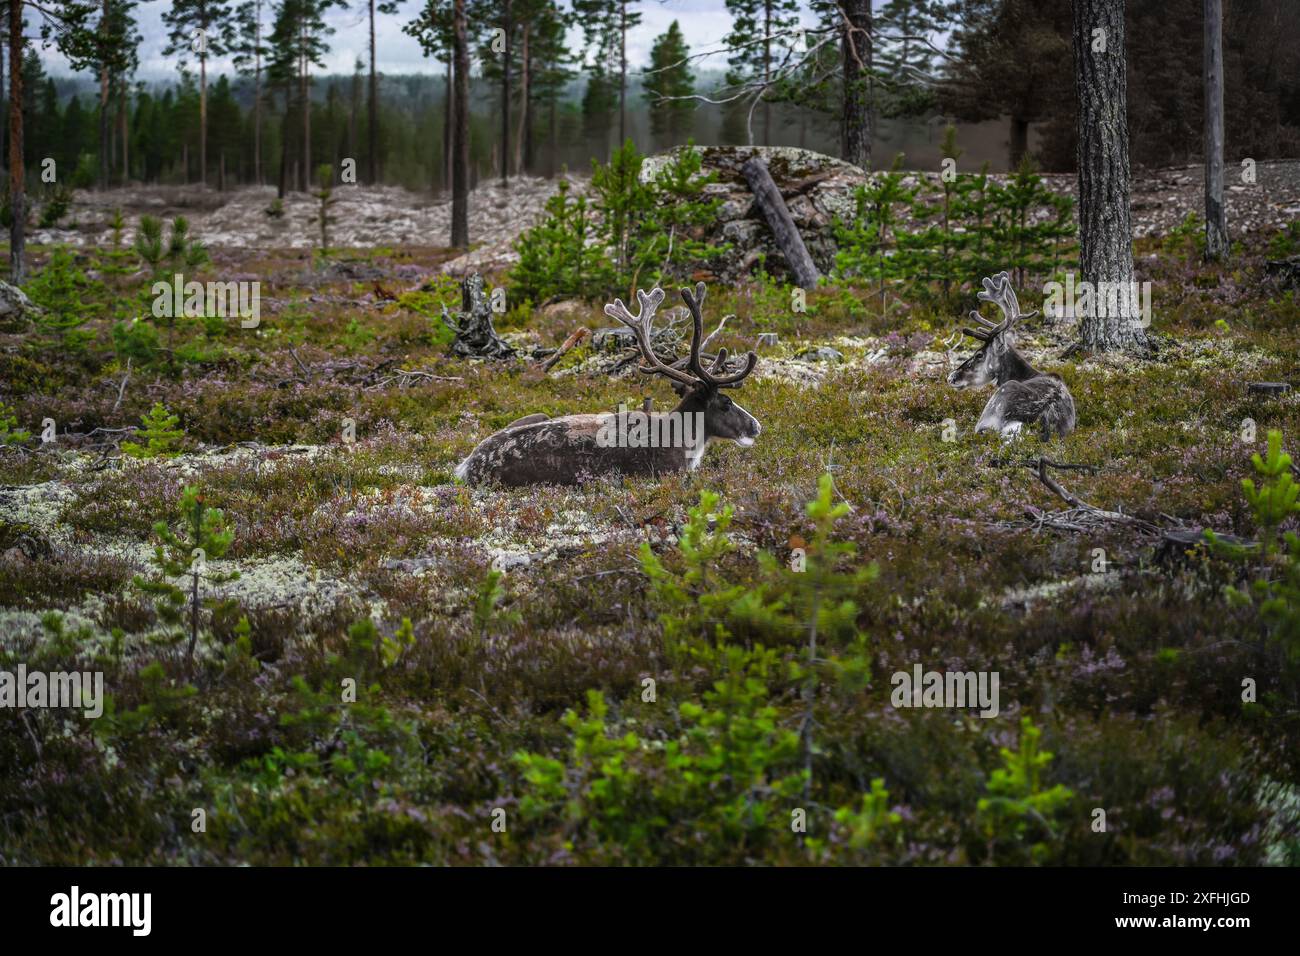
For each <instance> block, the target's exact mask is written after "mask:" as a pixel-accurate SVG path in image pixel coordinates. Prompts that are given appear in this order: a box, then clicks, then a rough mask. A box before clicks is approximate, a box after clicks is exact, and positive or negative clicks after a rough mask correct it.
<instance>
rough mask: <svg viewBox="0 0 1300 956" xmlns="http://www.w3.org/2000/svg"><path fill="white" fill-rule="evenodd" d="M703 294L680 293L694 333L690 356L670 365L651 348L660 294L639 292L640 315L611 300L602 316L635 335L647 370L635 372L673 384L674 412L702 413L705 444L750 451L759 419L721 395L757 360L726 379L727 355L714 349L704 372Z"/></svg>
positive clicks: (753, 358)
mask: <svg viewBox="0 0 1300 956" xmlns="http://www.w3.org/2000/svg"><path fill="white" fill-rule="evenodd" d="M705 291H706V290H705V285H704V283H703V282H700V283H697V284H696V286H695V291H694V292H693V293H692V292H691V290H690V289H682V290H681V293H682V301H684V302H685V303H686V307H687V309H689V310H690V313H691V321H692V323H693V324H694V326H695V329H694V335H692V337H691V352H690V355H689V356H688V357H687V358H685V359H679V360H678V361H676V362H673V363H672V364H671V365H669V364H668V363H666V362H664V361H663V360H662V359H660V358H659V356H657V355H656V354H655V352H654V349H653V348H652V347H651V334H650V333H651V329H650V325H651V322H652V320H653V319H654V314H655V310H656V309H658V308H659V306H660V305H661V304H662V303H663V301H664V290H663V289H660V288H655V289H653V290H651V291H650V292H648V293H647V292H646V291H645V290H643V289H638V290H637V293H636V297H637V300H638V301H639V302H640V304H641V311H640V314H638V315H633V314H632V313H631V312H629V311H628V308H627V306H625V305H624V304H623V300H622V299H615V300H614V301H613V302H612V303H610V304H609V305H607V306H605V314H606V315H608V316H609V317H610V318H612V319H617V320H618V321H619V322H622V323H623V324H624V325H626V326H627V327H628V328H630V329H631V330H632V331H633V333H635V334H636V341H637V345H638V346H639V347H640V349H641V355H642V357H644V358H645V360H646V364H644V365H641V366H638V368H639V369H640V371H642V372H645V373H646V374H649V375H662V376H664V377H665V378H666V379H668V380H669V381H670V382H671V383H672V386H673V388H674V390H676V392H677V394H678V395H680V396H681V397H682V402H681V404H680V405H679V406H678V407H677V411H679V412H683V413H694V412H703V414H704V436H705V438H722V439H727V440H728V441H734V442H735V443H736V444H738V445H741V446H744V447H748V446H749V445H752V444H754V439H755V438H757V437H758V434H759V432H760V431H762V426H760V425H759V423H758V419H756V418H754V416H753V415H751V414H749V412H747V411H745V410H744V409H743V408H741V407H740V406H739V405H738V404H736V403H735V402H734V401H732V400H731V398H730V396H728V395H726V394H724V393H723V392H722V389H724V388H736V387H737V386H739V385H740V383H741V382H743V381H744V380H745V378H746V377H747V376H748V375H749V373H750V372H752V371H754V364H755V363H756V362H757V361H758V356H757V355H755V354H754V353H753V352H749V353H747V354H746V355H745V367H744V368H742V369H741V370H740V371H739V372H732V373H730V374H728V373H727V350H726V349H718V354H717V357H716V358H715V359H714V360H713V362H712V364H710V365H709V367H708V368H705V367H704V363H703V362H702V361H701V355H700V352H701V347H702V345H703V344H704V342H705V341H707V340H706V339H705V337H704V316H703V314H702V313H701V311H700V307H701V306H702V305H703V304H704V295H705ZM719 328H721V327H719ZM715 334H716V333H715ZM709 338H712V336H709Z"/></svg>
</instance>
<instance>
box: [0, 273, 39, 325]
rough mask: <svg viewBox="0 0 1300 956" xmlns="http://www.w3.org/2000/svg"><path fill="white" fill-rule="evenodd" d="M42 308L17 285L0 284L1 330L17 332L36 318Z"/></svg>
mask: <svg viewBox="0 0 1300 956" xmlns="http://www.w3.org/2000/svg"><path fill="white" fill-rule="evenodd" d="M40 312H41V310H40V308H39V307H38V306H36V305H34V304H33V303H32V300H31V299H29V298H27V293H26V292H24V291H23V290H22V289H20V288H18V287H17V286H16V285H10V284H9V283H8V282H0V329H3V330H4V331H7V332H16V331H18V330H19V329H21V328H22V327H23V326H24V325H26V324H27V323H28V322H30V321H31V320H33V319H35V318H36V316H38V315H40Z"/></svg>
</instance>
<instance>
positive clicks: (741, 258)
mask: <svg viewBox="0 0 1300 956" xmlns="http://www.w3.org/2000/svg"><path fill="white" fill-rule="evenodd" d="M687 148H690V147H685V146H679V147H677V148H675V149H671V150H668V151H667V152H664V153H659V154H657V155H655V156H650V157H647V158H646V160H645V162H644V163H643V164H642V166H641V178H642V180H643V181H647V182H648V181H649V180H651V179H653V178H654V177H655V176H657V175H658V174H659V172H660V170H662V169H663V168H664V167H665V166H666V165H667V164H668V163H669V162H671V161H672V159H673V157H674V156H675V155H676V154H677V152H678V151H679V150H681V149H687ZM694 148H695V149H698V150H699V152H700V154H701V161H702V162H701V166H702V171H703V172H704V173H706V174H707V173H712V174H713V175H714V176H715V177H716V178H715V181H714V182H712V183H710V184H709V185H707V186H706V187H705V189H704V196H705V198H706V199H718V200H721V205H720V206H719V207H718V214H717V220H716V222H717V225H716V226H715V227H714V228H713V230H712V232H711V233H710V235H708V236H707V237H705V238H706V240H707V241H710V242H714V243H717V244H722V243H727V244H728V245H729V246H730V248H729V249H728V251H727V252H726V253H725V254H724V255H722V256H719V257H718V258H717V259H714V260H712V261H710V263H709V266H708V267H709V269H710V270H711V271H712V272H714V273H715V274H716V275H717V276H718V278H720V279H724V280H732V279H735V278H736V277H738V276H740V275H744V274H746V273H748V272H752V271H753V270H754V269H755V268H756V267H757V266H758V264H759V262H760V261H761V262H762V264H763V267H764V268H765V269H766V270H767V271H768V272H769V273H771V274H773V275H783V274H785V272H786V271H787V269H786V264H785V257H784V256H783V255H782V254H781V252H780V250H779V249H777V247H776V242H775V240H774V239H773V237H772V231H771V230H770V229H769V228H768V226H767V223H765V222H764V221H763V217H762V214H761V213H760V212H759V211H758V209H757V207H755V205H754V196H753V194H752V193H751V192H750V191H749V184H748V183H747V182H746V181H745V177H744V175H743V174H742V173H741V167H742V166H744V165H745V163H746V162H747V161H749V160H750V159H751V158H752V157H754V156H760V157H762V159H763V160H764V162H766V163H767V168H768V171H769V172H771V174H772V179H773V181H774V182H775V183H776V186H777V188H778V189H779V190H781V195H782V197H783V198H784V199H785V201H786V204H787V205H788V206H789V208H790V216H791V218H792V219H793V220H794V224H795V225H796V226H797V227H798V228H799V232H800V233H801V234H802V235H803V240H804V243H805V245H807V247H808V253H809V255H811V256H812V258H813V262H815V263H816V264H817V268H819V269H820V270H822V271H823V272H829V271H830V270H831V268H832V267H833V266H834V264H835V252H836V244H835V233H834V224H835V220H836V219H837V218H838V219H848V218H849V217H851V216H852V215H853V207H854V198H853V192H854V190H855V189H856V188H857V187H858V186H861V185H863V184H864V183H866V182H867V181H868V177H867V174H866V173H864V172H863V171H862V170H861V169H859V168H858V167H856V166H852V165H850V164H848V163H845V162H843V161H841V160H838V159H835V158H833V157H831V156H825V155H823V154H821V153H815V152H813V151H812V150H810V149H798V148H796V147H793V146H699V147H694Z"/></svg>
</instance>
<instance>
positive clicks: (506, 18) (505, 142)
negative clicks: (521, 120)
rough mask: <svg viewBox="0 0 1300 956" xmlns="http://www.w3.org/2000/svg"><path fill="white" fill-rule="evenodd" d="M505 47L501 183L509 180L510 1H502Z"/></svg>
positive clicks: (502, 94) (502, 90) (503, 61)
mask: <svg viewBox="0 0 1300 956" xmlns="http://www.w3.org/2000/svg"><path fill="white" fill-rule="evenodd" d="M504 3H505V7H504V12H503V14H502V20H503V22H504V23H505V34H506V46H505V54H504V56H503V57H502V61H501V182H503V183H504V182H507V181H508V180H509V179H510V26H511V25H510V0H504Z"/></svg>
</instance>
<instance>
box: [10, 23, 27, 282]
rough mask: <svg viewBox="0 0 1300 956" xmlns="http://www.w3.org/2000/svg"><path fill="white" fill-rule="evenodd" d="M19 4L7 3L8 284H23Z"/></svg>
mask: <svg viewBox="0 0 1300 956" xmlns="http://www.w3.org/2000/svg"><path fill="white" fill-rule="evenodd" d="M22 23H23V0H9V215H10V217H11V219H10V223H9V281H10V282H12V283H13V284H14V285H19V284H21V283H22V281H23V252H24V251H25V249H26V239H27V236H26V226H27V196H26V194H25V192H24V191H23V186H24V170H23V28H22Z"/></svg>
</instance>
